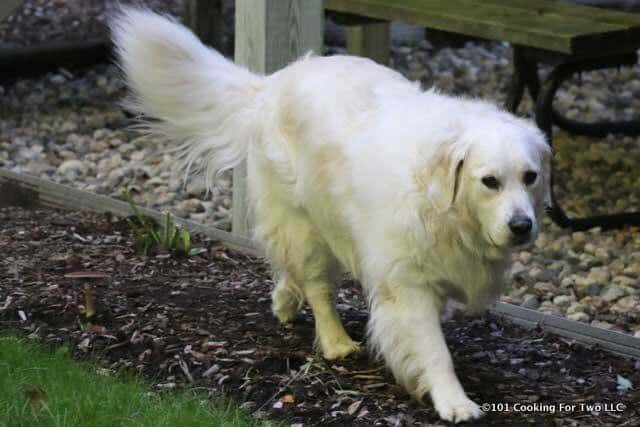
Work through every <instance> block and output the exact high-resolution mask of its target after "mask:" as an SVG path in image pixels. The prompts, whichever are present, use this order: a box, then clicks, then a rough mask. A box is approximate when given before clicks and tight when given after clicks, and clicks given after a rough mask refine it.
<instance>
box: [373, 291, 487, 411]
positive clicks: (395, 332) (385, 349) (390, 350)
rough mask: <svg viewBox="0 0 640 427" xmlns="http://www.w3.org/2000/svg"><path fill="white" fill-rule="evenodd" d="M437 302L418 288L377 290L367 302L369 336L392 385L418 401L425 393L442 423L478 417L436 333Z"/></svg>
mask: <svg viewBox="0 0 640 427" xmlns="http://www.w3.org/2000/svg"><path fill="white" fill-rule="evenodd" d="M440 306H441V304H440V303H439V299H438V297H436V296H435V295H434V294H433V293H432V292H431V291H430V290H429V289H426V288H424V287H422V286H411V285H404V284H400V283H398V284H386V283H385V284H382V285H381V286H379V287H377V288H376V291H375V292H374V294H373V298H372V307H371V322H370V336H371V338H372V341H373V342H374V344H375V345H376V347H377V348H378V350H379V351H380V352H381V353H382V355H383V356H384V358H385V360H386V362H387V364H388V365H389V367H390V368H391V370H392V372H393V374H394V376H395V377H396V380H397V381H398V382H399V383H401V384H402V385H404V386H405V387H406V388H407V390H408V391H409V392H410V393H412V394H413V395H414V396H415V397H416V398H418V399H419V400H420V399H422V398H423V396H424V395H425V394H426V393H429V394H430V395H431V400H432V401H433V404H434V406H435V409H436V410H437V411H438V414H439V415H440V417H441V418H442V419H444V420H448V421H453V422H460V421H466V420H469V419H473V418H478V417H479V416H480V415H482V412H481V411H480V409H479V407H478V405H476V404H475V403H474V402H473V401H471V400H470V399H469V398H468V397H467V395H466V394H465V392H464V390H463V389H462V386H461V384H460V382H459V381H458V378H457V377H456V374H455V372H454V369H453V362H452V360H451V355H450V354H449V350H448V348H447V344H446V342H445V339H444V335H443V333H442V329H441V327H440V308H441V307H440Z"/></svg>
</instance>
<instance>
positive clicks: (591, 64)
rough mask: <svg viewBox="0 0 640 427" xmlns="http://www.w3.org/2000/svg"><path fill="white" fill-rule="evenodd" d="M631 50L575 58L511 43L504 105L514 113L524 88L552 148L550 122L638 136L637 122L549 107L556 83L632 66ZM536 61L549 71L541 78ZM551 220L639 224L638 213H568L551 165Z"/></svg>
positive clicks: (575, 225) (576, 224)
mask: <svg viewBox="0 0 640 427" xmlns="http://www.w3.org/2000/svg"><path fill="white" fill-rule="evenodd" d="M637 60H638V58H637V54H636V53H635V52H631V53H624V54H616V55H607V56H594V57H587V58H576V57H573V56H570V55H556V54H552V53H550V52H544V51H540V50H537V49H530V48H525V47H522V46H513V75H512V78H511V82H510V86H509V91H508V94H507V99H506V102H505V107H506V109H507V110H509V111H511V112H512V113H515V112H516V111H517V109H518V106H519V105H520V102H521V101H522V97H523V96H524V92H525V88H526V89H527V90H528V91H529V94H530V96H531V98H532V99H533V100H534V101H535V121H536V124H537V125H538V127H539V128H540V129H541V130H542V131H543V132H544V134H545V136H546V137H547V141H548V143H549V145H551V146H552V147H553V139H552V136H553V125H554V124H555V125H556V126H558V127H560V128H562V129H564V130H567V131H568V132H572V133H574V134H578V135H588V136H595V137H603V136H606V135H607V134H609V133H618V134H624V135H629V136H637V135H640V121H626V122H606V121H603V122H596V123H582V122H578V121H575V120H571V119H569V118H567V117H564V116H563V115H561V114H560V113H559V112H558V111H556V110H555V109H554V108H553V99H554V97H555V94H556V92H557V91H558V89H559V88H560V85H561V84H562V83H563V82H564V81H566V80H567V79H568V78H570V77H571V76H572V75H574V74H576V73H580V72H582V71H592V70H598V69H603V68H613V67H620V66H622V65H635V64H636V62H637ZM540 64H550V65H551V66H552V70H551V72H550V73H549V74H548V76H547V77H546V78H545V79H544V80H542V81H541V79H540V75H539V73H538V68H539V65H540ZM551 169H552V170H551V202H552V203H551V206H550V207H549V208H548V212H549V215H550V216H551V219H552V220H553V221H554V222H555V223H556V224H558V225H559V226H560V227H562V228H571V229H572V230H574V231H578V230H587V229H589V228H593V227H601V228H602V229H603V230H606V229H614V228H622V227H624V226H626V225H638V226H640V212H628V213H616V214H611V215H598V216H590V217H585V218H572V217H570V216H568V215H567V214H566V213H565V212H564V210H563V209H562V206H561V205H560V204H559V203H558V200H557V199H556V197H555V193H554V186H553V182H554V172H553V167H552V168H551Z"/></svg>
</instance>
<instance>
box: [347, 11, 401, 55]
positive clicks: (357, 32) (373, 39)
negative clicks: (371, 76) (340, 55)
mask: <svg viewBox="0 0 640 427" xmlns="http://www.w3.org/2000/svg"><path fill="white" fill-rule="evenodd" d="M390 49H391V42H390V35H389V23H388V22H372V23H367V24H362V25H354V26H348V27H347V51H348V52H349V54H350V55H357V56H364V57H366V58H371V59H373V60H374V61H376V62H377V63H379V64H382V65H389V57H390V56H389V50H390Z"/></svg>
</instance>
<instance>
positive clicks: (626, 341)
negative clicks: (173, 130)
mask: <svg viewBox="0 0 640 427" xmlns="http://www.w3.org/2000/svg"><path fill="white" fill-rule="evenodd" d="M9 205H21V206H26V207H29V208H34V207H37V206H51V207H56V208H62V209H68V210H86V211H91V212H100V213H103V212H111V213H113V214H115V215H118V216H122V217H125V216H129V215H131V208H130V206H129V204H128V203H125V202H123V201H120V200H115V199H112V198H110V197H106V196H101V195H97V194H93V193H89V192H87V191H83V190H77V189H74V188H71V187H67V186H64V185H61V184H57V183H54V182H51V181H46V180H43V179H40V178H36V177H33V176H30V175H24V174H18V173H15V172H11V171H9V170H7V169H3V168H0V207H3V206H9ZM138 208H139V209H140V210H141V211H142V213H143V214H145V215H148V216H150V217H152V218H154V219H156V220H160V219H162V218H163V215H164V214H163V213H161V212H159V211H156V210H153V209H147V208H144V207H138ZM175 221H176V223H177V224H178V225H180V226H181V227H184V228H185V229H187V230H189V231H191V232H194V233H202V234H204V235H206V236H208V237H210V238H212V239H216V240H219V241H220V242H221V243H223V244H225V245H227V246H230V247H232V248H234V249H237V250H240V251H242V252H244V253H247V254H249V255H252V256H260V255H261V254H260V251H259V250H257V249H256V247H255V245H254V244H253V242H252V241H251V240H249V239H245V238H242V237H238V236H235V235H233V234H231V233H228V232H225V231H223V230H218V229H215V228H211V227H208V226H206V225H203V224H198V223H196V222H193V221H189V220H185V219H181V218H176V219H175ZM490 310H491V311H492V312H494V313H496V314H498V315H500V316H503V317H505V318H506V319H507V320H509V321H512V322H514V323H517V324H519V325H522V326H524V327H527V328H535V327H537V326H538V325H540V326H542V327H543V328H544V329H545V330H547V331H549V332H550V333H553V334H556V335H560V336H563V337H567V338H570V339H572V340H576V341H578V342H582V343H585V344H588V345H593V344H597V345H599V346H601V347H602V348H603V349H605V350H607V351H610V352H613V353H616V354H621V355H623V356H626V357H636V358H640V339H638V338H635V337H633V336H631V335H627V334H622V333H619V332H613V331H608V330H605V329H601V328H596V327H593V326H591V325H587V324H584V323H580V322H575V321H572V320H569V319H565V318H563V317H557V316H551V315H548V314H544V313H541V312H538V311H534V310H529V309H526V308H522V307H518V306H515V305H512V304H508V303H504V302H497V303H496V304H495V305H494V306H493V307H491V308H490Z"/></svg>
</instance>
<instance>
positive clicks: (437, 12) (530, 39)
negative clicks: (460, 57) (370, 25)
mask: <svg viewBox="0 0 640 427" xmlns="http://www.w3.org/2000/svg"><path fill="white" fill-rule="evenodd" d="M325 7H327V8H328V9H330V10H335V11H339V12H345V13H352V14H360V15H363V16H368V17H371V18H378V19H387V20H398V21H403V22H407V23H410V24H414V25H422V26H427V27H430V28H435V29H439V30H443V31H451V32H457V33H460V34H465V35H469V36H474V37H480V38H486V39H491V40H504V41H509V42H511V43H515V44H521V45H525V46H532V47H537V48H541V49H547V50H552V51H557V52H562V53H567V54H570V53H584V52H582V51H585V50H587V49H593V44H594V43H598V45H599V46H604V45H609V46H611V47H621V46H620V45H621V44H622V45H623V46H624V47H629V46H637V45H638V44H640V37H638V34H637V33H636V32H635V30H636V29H640V27H638V28H636V27H633V29H634V31H632V32H631V33H632V34H631V36H630V33H629V32H628V31H627V30H628V29H629V26H628V25H621V24H619V23H607V22H594V21H593V19H591V18H588V17H575V16H571V17H567V16H564V15H559V14H556V13H548V14H545V13H542V14H540V13H537V12H536V11H535V10H528V11H525V10H523V9H522V8H509V7H505V6H498V5H496V4H485V3H484V2H480V1H477V0H403V1H402V2H396V1H393V0H326V2H325ZM589 43H591V46H589Z"/></svg>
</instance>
